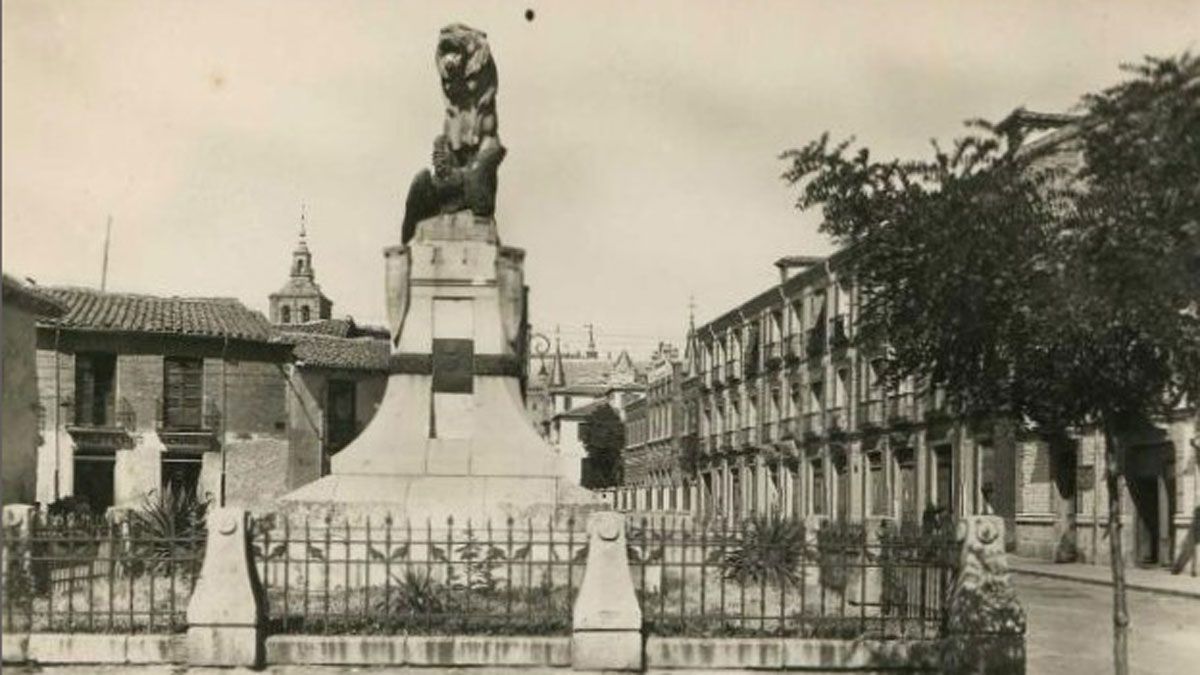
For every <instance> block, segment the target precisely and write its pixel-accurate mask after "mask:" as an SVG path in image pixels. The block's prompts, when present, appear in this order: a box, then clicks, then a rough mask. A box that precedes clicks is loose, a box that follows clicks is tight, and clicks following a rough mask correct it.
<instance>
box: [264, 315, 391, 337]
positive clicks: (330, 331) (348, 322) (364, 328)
mask: <svg viewBox="0 0 1200 675" xmlns="http://www.w3.org/2000/svg"><path fill="white" fill-rule="evenodd" d="M276 327H277V328H279V330H282V331H284V332H287V333H308V334H310V335H329V336H332V337H341V338H358V337H371V338H376V339H379V340H387V339H388V338H389V337H390V335H389V334H388V330H387V329H386V328H383V327H382V326H371V325H367V324H359V323H356V322H355V321H354V319H353V318H351V317H346V318H344V319H319V320H317V321H309V322H308V323H289V324H277V325H276Z"/></svg>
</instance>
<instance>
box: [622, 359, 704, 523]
mask: <svg viewBox="0 0 1200 675" xmlns="http://www.w3.org/2000/svg"><path fill="white" fill-rule="evenodd" d="M656 357H657V358H656V359H655V362H654V363H653V365H652V366H651V367H650V371H649V374H648V376H647V382H646V390H645V394H644V395H643V396H641V397H639V398H638V399H637V400H636V401H633V402H632V403H630V404H629V405H628V406H627V407H626V417H625V450H624V451H623V453H622V470H623V476H622V484H621V486H620V487H618V488H617V490H616V505H617V507H618V508H621V509H626V510H641V511H691V510H692V508H693V502H694V501H695V499H696V492H697V486H696V482H695V474H694V468H693V467H692V466H691V464H690V463H689V458H688V457H687V448H688V446H687V444H688V443H689V437H690V438H691V441H694V431H690V429H691V428H690V426H689V424H690V418H689V417H688V415H687V409H686V407H685V404H684V398H683V382H684V375H685V372H684V371H685V368H684V365H683V363H682V362H680V361H679V360H678V354H677V353H676V352H674V351H673V350H669V349H662V348H660V350H659V353H658V354H657V355H656Z"/></svg>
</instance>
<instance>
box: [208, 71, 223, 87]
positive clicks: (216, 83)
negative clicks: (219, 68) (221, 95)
mask: <svg viewBox="0 0 1200 675" xmlns="http://www.w3.org/2000/svg"><path fill="white" fill-rule="evenodd" d="M208 83H209V84H210V85H212V88H213V89H220V88H221V87H223V86H225V76H224V75H222V74H221V73H219V72H214V73H213V74H211V75H209V76H208Z"/></svg>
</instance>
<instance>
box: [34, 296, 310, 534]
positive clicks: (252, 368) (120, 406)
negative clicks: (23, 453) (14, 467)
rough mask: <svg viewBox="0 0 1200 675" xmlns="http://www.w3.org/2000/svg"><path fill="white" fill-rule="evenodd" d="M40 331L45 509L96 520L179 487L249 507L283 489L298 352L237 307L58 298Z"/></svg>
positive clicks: (217, 301) (215, 301)
mask: <svg viewBox="0 0 1200 675" xmlns="http://www.w3.org/2000/svg"><path fill="white" fill-rule="evenodd" d="M46 293H48V294H50V295H51V296H52V297H54V298H55V299H56V300H58V301H59V302H61V303H62V304H63V305H64V306H65V307H66V308H67V309H66V312H65V313H64V314H63V315H62V316H61V317H59V318H57V319H48V320H44V321H42V322H41V323H39V324H38V328H37V341H38V357H37V363H38V383H39V390H40V391H39V393H40V400H41V405H42V409H43V410H44V411H45V414H44V426H43V431H42V445H41V447H40V448H39V453H38V455H39V462H38V490H37V497H38V500H39V501H41V502H46V503H48V502H53V501H55V500H57V499H59V498H61V497H65V496H68V495H73V496H76V497H78V498H80V499H81V500H84V501H86V502H87V503H88V504H89V506H90V507H91V509H92V510H93V512H101V513H102V512H103V511H104V510H105V509H106V508H108V507H110V506H133V505H137V504H139V503H140V502H141V501H142V499H143V498H144V497H145V496H146V495H147V494H149V493H150V492H152V491H156V490H163V489H165V488H167V487H168V486H169V487H171V488H172V489H173V490H175V491H187V492H191V493H194V494H196V495H198V496H200V497H210V498H212V499H214V500H221V499H225V500H226V501H227V503H242V504H250V503H254V502H257V501H260V500H262V499H267V498H270V497H272V496H274V495H277V494H279V493H281V492H283V491H284V490H285V489H286V488H287V485H286V481H285V479H286V475H287V471H286V466H287V461H288V415H287V403H286V400H287V387H286V384H285V380H286V367H287V365H288V364H289V363H290V361H291V345H289V344H287V343H286V342H284V341H282V340H281V339H280V336H279V335H278V333H277V332H276V331H275V330H274V329H273V328H272V326H271V325H270V324H269V323H268V322H267V320H266V318H265V317H264V316H262V315H261V314H259V313H257V312H253V311H251V310H249V309H247V308H246V307H245V306H244V305H242V304H241V303H240V302H238V301H237V300H233V299H228V298H175V297H172V298H162V297H155V296H147V295H132V294H123V293H103V292H100V291H95V290H89V289H78V288H47V289H46Z"/></svg>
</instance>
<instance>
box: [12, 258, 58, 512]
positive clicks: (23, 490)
mask: <svg viewBox="0 0 1200 675" xmlns="http://www.w3.org/2000/svg"><path fill="white" fill-rule="evenodd" d="M3 306H4V310H3V312H4V317H3V319H4V324H3V325H4V362H3V363H4V378H3V379H4V405H3V407H2V408H0V410H2V412H3V419H2V420H0V433H2V434H3V438H2V439H0V443H2V445H3V448H4V462H3V465H2V466H3V485H2V486H0V487H2V489H3V492H2V493H0V494H2V495H3V500H4V503H5V504H29V503H32V502H33V501H34V499H35V497H36V494H37V449H38V446H39V445H40V444H41V440H40V438H39V436H40V434H41V432H42V428H41V424H42V421H43V413H44V408H43V406H42V403H41V401H40V400H39V398H38V382H37V327H36V323H37V321H38V319H40V318H55V317H58V316H61V315H62V313H63V311H64V310H65V309H66V308H65V307H63V305H62V304H61V303H59V302H58V301H57V300H55V299H54V298H53V297H51V296H49V295H47V294H46V293H43V292H42V291H41V290H40V289H38V288H37V287H36V286H27V285H25V284H22V283H21V282H19V281H17V280H16V279H13V278H12V277H10V276H8V275H7V274H5V275H4V297H3Z"/></svg>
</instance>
